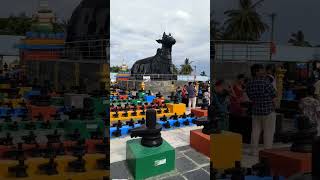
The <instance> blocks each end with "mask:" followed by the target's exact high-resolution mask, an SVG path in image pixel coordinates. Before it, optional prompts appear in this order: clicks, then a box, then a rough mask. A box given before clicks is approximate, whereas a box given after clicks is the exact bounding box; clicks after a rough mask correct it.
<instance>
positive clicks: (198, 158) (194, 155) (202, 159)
mask: <svg viewBox="0 0 320 180" xmlns="http://www.w3.org/2000/svg"><path fill="white" fill-rule="evenodd" d="M184 154H185V155H186V156H188V157H189V158H191V159H192V160H193V161H195V162H196V163H197V164H199V165H203V164H207V163H209V158H207V157H206V156H204V155H203V154H201V153H199V152H197V151H195V150H194V149H192V150H190V151H188V152H185V153H184Z"/></svg>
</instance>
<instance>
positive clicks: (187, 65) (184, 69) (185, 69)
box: [180, 58, 193, 75]
mask: <svg viewBox="0 0 320 180" xmlns="http://www.w3.org/2000/svg"><path fill="white" fill-rule="evenodd" d="M192 62H193V61H190V60H189V59H188V58H186V59H185V60H184V64H182V65H180V66H181V69H180V74H182V75H190V74H191V73H192V71H193V69H192V66H191V63H192Z"/></svg>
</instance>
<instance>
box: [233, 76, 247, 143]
mask: <svg viewBox="0 0 320 180" xmlns="http://www.w3.org/2000/svg"><path fill="white" fill-rule="evenodd" d="M245 83H246V77H245V75H244V74H239V75H238V76H237V80H236V81H235V83H234V84H233V85H232V87H231V94H230V127H229V128H230V131H232V132H237V133H240V134H242V136H243V139H246V140H247V139H248V138H247V137H245V134H247V128H246V127H247V123H246V122H248V121H246V120H247V118H248V115H247V109H246V107H243V105H242V104H243V103H245V102H248V98H247V96H246V94H245ZM247 136H248V137H250V135H249V134H248V135H247Z"/></svg>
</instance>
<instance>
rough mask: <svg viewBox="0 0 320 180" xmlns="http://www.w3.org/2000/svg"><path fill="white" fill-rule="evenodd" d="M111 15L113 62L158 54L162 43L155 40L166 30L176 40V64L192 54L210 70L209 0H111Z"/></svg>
mask: <svg viewBox="0 0 320 180" xmlns="http://www.w3.org/2000/svg"><path fill="white" fill-rule="evenodd" d="M110 17H111V27H110V28H111V30H110V33H111V34H110V44H111V57H110V58H111V59H110V62H111V65H119V64H121V63H122V62H123V59H124V60H125V62H126V63H128V65H129V66H132V64H133V63H134V62H135V61H136V60H139V59H142V58H146V57H150V56H153V55H155V53H156V50H157V48H159V47H160V44H158V43H157V42H156V41H155V40H156V39H159V38H161V36H162V33H163V32H164V31H166V32H167V33H169V32H170V33H171V34H172V36H173V37H174V38H175V39H176V40H177V43H176V44H175V45H174V46H173V49H172V56H173V63H174V64H176V65H177V66H179V65H180V64H182V63H183V61H184V59H185V58H189V59H190V60H191V61H195V63H194V65H197V69H198V70H199V69H200V70H199V71H198V70H197V71H198V72H200V71H201V69H204V70H206V72H207V74H208V73H209V70H210V68H209V61H210V42H209V37H210V32H209V21H210V20H209V19H210V2H209V0H201V1H199V0H175V1H171V0H152V1H150V0H135V1H132V0H111V8H110ZM198 67H199V68H198Z"/></svg>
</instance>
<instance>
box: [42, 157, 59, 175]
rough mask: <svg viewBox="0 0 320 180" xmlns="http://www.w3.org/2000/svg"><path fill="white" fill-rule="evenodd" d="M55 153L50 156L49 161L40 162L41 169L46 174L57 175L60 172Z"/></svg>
mask: <svg viewBox="0 0 320 180" xmlns="http://www.w3.org/2000/svg"><path fill="white" fill-rule="evenodd" d="M55 158H56V156H55V155H52V156H51V157H49V162H47V163H44V164H40V165H39V167H38V168H39V170H40V172H41V173H43V174H46V175H55V174H58V170H57V167H58V163H57V162H55Z"/></svg>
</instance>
